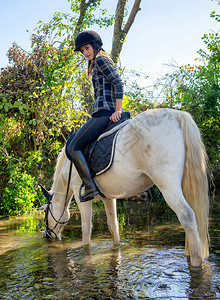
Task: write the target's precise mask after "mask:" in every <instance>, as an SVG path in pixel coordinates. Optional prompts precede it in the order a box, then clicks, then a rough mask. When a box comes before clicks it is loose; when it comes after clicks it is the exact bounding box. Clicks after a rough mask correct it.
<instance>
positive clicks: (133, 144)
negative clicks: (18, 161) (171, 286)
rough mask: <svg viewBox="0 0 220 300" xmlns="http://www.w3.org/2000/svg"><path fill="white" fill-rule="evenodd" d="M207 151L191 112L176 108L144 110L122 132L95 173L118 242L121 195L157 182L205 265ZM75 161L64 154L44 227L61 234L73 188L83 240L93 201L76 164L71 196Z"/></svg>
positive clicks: (191, 251) (194, 261) (189, 251)
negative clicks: (84, 195) (104, 166)
mask: <svg viewBox="0 0 220 300" xmlns="http://www.w3.org/2000/svg"><path fill="white" fill-rule="evenodd" d="M206 158H207V156H206V151H205V148H204V145H203V143H202V140H201V135H200V131H199V129H198V127H197V125H196V124H195V122H194V121H193V119H192V117H191V116H190V114H189V113H187V112H182V111H178V110H172V109H153V110H148V111H145V112H143V113H141V114H139V115H138V116H136V117H135V118H133V119H132V120H130V122H129V123H128V125H126V126H125V127H124V128H123V129H122V130H121V131H120V132H119V135H118V138H117V142H116V151H115V156H114V161H113V164H112V167H111V168H110V169H109V170H108V171H107V172H105V173H103V174H101V175H99V176H96V177H95V181H96V183H97V185H98V187H99V189H100V191H101V192H102V193H103V194H104V195H105V196H106V198H102V197H100V196H97V198H98V199H102V200H103V202H104V205H105V210H106V214H107V222H108V227H109V230H110V232H111V233H112V235H113V241H114V243H115V244H116V245H117V244H119V226H118V220H117V211H116V199H118V198H127V197H131V196H134V195H137V194H140V193H142V192H144V191H146V190H147V189H149V188H150V187H151V186H152V185H154V184H155V185H156V186H157V187H158V188H159V189H160V191H161V193H162V194H163V197H164V199H165V200H166V202H167V203H168V205H169V206H170V207H171V208H172V210H173V211H174V212H175V213H176V215H177V216H178V219H179V221H180V223H181V225H182V226H183V228H184V229H185V232H186V238H185V254H186V255H187V256H190V261H191V265H193V266H200V265H201V264H202V261H203V259H204V258H207V257H208V255H209V234H208V214H209V199H208V182H207V172H206V170H207V165H206ZM69 166H70V161H69V160H68V159H67V157H66V155H65V150H64V148H63V149H62V151H61V152H60V154H59V157H58V160H57V165H56V170H55V174H54V179H53V185H52V188H51V190H50V192H47V191H46V193H48V194H47V197H48V198H49V201H48V204H47V213H46V218H45V219H46V227H45V233H47V232H49V233H50V236H51V237H57V238H59V239H60V236H61V231H62V230H63V228H64V226H65V224H66V223H67V222H68V220H69V217H70V213H69V204H70V201H71V198H72V196H73V194H74V197H75V200H76V202H77V204H78V207H79V210H80V213H81V225H82V239H83V245H87V244H89V243H90V240H91V231H92V201H88V202H84V203H81V202H80V200H79V189H80V186H81V183H82V181H81V178H80V177H79V175H78V173H77V171H76V169H75V168H74V166H73V169H72V174H71V181H70V189H69V193H68V196H66V191H67V182H68V174H69Z"/></svg>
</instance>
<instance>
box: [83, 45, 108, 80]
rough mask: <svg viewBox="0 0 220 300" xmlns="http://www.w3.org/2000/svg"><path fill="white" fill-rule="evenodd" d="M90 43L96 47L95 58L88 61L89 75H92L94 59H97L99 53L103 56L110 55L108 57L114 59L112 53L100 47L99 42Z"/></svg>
mask: <svg viewBox="0 0 220 300" xmlns="http://www.w3.org/2000/svg"><path fill="white" fill-rule="evenodd" d="M90 45H91V46H92V48H93V49H94V58H93V60H89V62H88V76H91V75H92V69H93V67H94V61H95V58H96V56H97V55H102V56H105V57H108V59H110V60H111V61H112V59H111V57H110V55H109V54H108V53H107V52H105V50H104V49H103V48H102V47H100V45H99V44H97V43H96V42H93V43H91V44H90ZM112 62H113V61H112Z"/></svg>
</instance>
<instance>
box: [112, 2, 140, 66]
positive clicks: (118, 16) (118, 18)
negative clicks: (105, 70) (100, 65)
mask: <svg viewBox="0 0 220 300" xmlns="http://www.w3.org/2000/svg"><path fill="white" fill-rule="evenodd" d="M126 2H127V0H118V4H117V8H116V12H115V26H114V36H113V43H112V51H111V56H112V59H113V61H114V62H115V63H117V61H118V58H119V55H120V52H121V50H122V46H123V43H124V41H125V38H126V36H127V34H128V31H129V30H130V28H131V25H132V24H133V23H134V20H135V17H136V14H137V13H138V11H139V10H141V8H140V3H141V0H135V1H134V5H133V7H132V10H131V12H130V15H129V17H128V20H127V22H126V23H125V25H124V27H122V25H123V20H124V15H125V5H126Z"/></svg>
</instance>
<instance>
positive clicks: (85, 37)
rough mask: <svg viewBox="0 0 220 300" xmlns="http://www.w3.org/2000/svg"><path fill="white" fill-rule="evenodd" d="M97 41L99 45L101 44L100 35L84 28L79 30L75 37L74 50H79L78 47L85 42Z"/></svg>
mask: <svg viewBox="0 0 220 300" xmlns="http://www.w3.org/2000/svg"><path fill="white" fill-rule="evenodd" d="M94 42H95V43H97V44H98V45H99V46H100V47H101V46H102V45H103V43H102V39H101V37H100V35H99V34H98V33H97V32H95V31H93V30H84V31H82V32H80V33H79V34H78V35H77V37H76V39H75V49H74V51H80V48H81V47H82V46H84V45H86V44H92V43H94Z"/></svg>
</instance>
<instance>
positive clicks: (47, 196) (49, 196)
mask: <svg viewBox="0 0 220 300" xmlns="http://www.w3.org/2000/svg"><path fill="white" fill-rule="evenodd" d="M39 186H40V187H41V190H42V192H43V194H44V196H45V197H46V198H47V199H48V200H50V199H51V196H52V194H50V193H49V192H48V191H47V190H46V189H45V188H44V187H43V186H42V185H41V184H39Z"/></svg>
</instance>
